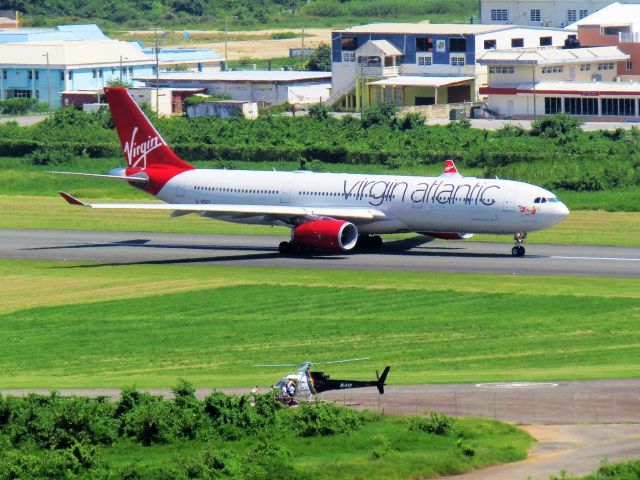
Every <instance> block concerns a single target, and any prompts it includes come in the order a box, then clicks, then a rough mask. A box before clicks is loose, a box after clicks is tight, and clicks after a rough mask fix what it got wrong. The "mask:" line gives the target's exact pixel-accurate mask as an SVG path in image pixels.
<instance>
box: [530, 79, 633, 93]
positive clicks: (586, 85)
mask: <svg viewBox="0 0 640 480" xmlns="http://www.w3.org/2000/svg"><path fill="white" fill-rule="evenodd" d="M533 89H534V84H533V83H523V84H521V85H518V90H529V91H531V92H533ZM535 90H536V92H540V91H553V92H567V93H569V92H592V93H600V92H602V93H608V94H616V93H620V94H621V95H625V94H626V95H630V94H634V95H640V82H570V81H565V82H537V83H536V84H535Z"/></svg>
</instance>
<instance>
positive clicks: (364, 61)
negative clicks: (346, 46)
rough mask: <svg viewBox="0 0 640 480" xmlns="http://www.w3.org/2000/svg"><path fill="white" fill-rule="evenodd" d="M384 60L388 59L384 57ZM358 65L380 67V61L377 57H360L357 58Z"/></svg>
mask: <svg viewBox="0 0 640 480" xmlns="http://www.w3.org/2000/svg"><path fill="white" fill-rule="evenodd" d="M354 53H355V52H354ZM385 58H389V57H385ZM358 65H361V66H363V67H381V66H382V60H381V59H380V57H377V56H371V57H362V56H361V57H358Z"/></svg>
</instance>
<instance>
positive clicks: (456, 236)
mask: <svg viewBox="0 0 640 480" xmlns="http://www.w3.org/2000/svg"><path fill="white" fill-rule="evenodd" d="M420 233H421V234H422V235H428V236H429V237H433V238H441V239H443V240H463V239H465V238H471V237H473V233H458V232H420Z"/></svg>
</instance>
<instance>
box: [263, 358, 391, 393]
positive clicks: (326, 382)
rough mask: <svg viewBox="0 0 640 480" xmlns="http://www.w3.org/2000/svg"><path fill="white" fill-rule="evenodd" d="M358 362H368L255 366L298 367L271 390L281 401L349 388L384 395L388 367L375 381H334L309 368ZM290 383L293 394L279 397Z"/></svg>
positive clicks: (322, 373) (352, 360)
mask: <svg viewBox="0 0 640 480" xmlns="http://www.w3.org/2000/svg"><path fill="white" fill-rule="evenodd" d="M358 360H369V359H368V358H348V359H346V360H333V361H330V362H308V361H307V362H303V363H301V364H297V363H280V364H261V365H256V366H258V367H293V366H296V365H297V366H298V367H299V368H298V371H297V372H296V373H291V374H288V375H285V376H284V377H282V378H281V379H280V381H279V382H278V383H276V384H275V385H274V386H273V387H271V388H272V390H274V391H276V394H277V395H279V396H278V398H279V399H281V400H294V399H296V398H300V397H307V398H308V399H310V398H311V397H312V396H313V395H317V394H319V393H322V392H327V391H329V390H345V389H350V388H365V387H376V388H377V389H378V392H379V393H380V395H384V386H385V384H386V381H387V375H388V374H389V370H391V367H390V366H387V367H385V369H384V370H383V372H382V375H378V372H376V378H377V379H376V380H372V381H362V380H334V379H332V378H330V377H329V375H327V374H325V373H324V372H312V371H311V367H312V366H313V365H323V364H328V363H343V362H354V361H358ZM290 383H293V386H294V388H295V393H294V395H293V396H291V397H287V396H280V392H281V390H282V387H285V388H286V387H287V386H288V385H289V384H290Z"/></svg>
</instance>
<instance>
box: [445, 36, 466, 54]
mask: <svg viewBox="0 0 640 480" xmlns="http://www.w3.org/2000/svg"><path fill="white" fill-rule="evenodd" d="M449 51H450V52H466V51H467V39H466V38H450V39H449Z"/></svg>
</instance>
